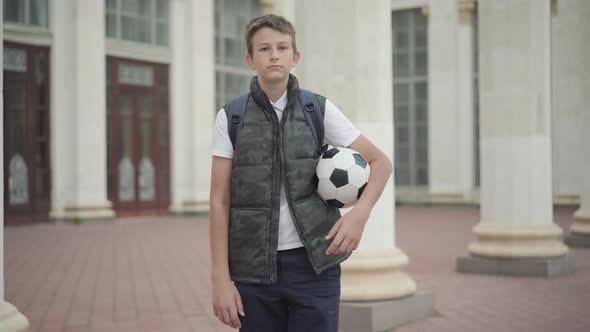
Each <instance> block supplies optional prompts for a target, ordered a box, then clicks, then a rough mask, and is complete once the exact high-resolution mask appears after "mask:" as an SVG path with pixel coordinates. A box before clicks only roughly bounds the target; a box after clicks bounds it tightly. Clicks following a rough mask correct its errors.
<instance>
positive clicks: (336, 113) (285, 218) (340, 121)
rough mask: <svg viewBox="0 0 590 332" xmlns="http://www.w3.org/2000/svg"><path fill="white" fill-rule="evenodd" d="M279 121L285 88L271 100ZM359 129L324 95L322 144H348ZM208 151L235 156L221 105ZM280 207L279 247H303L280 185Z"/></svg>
mask: <svg viewBox="0 0 590 332" xmlns="http://www.w3.org/2000/svg"><path fill="white" fill-rule="evenodd" d="M271 105H272V107H273V108H274V110H275V112H276V113H277V116H278V118H279V121H280V119H281V116H282V114H283V110H284V109H285V106H287V91H285V93H283V95H282V96H281V98H279V100H277V101H276V102H275V103H273V102H271ZM360 134H361V133H360V132H359V131H358V130H357V129H356V128H355V127H354V126H353V125H352V123H350V121H348V119H347V118H346V116H345V115H344V114H343V113H342V112H341V111H340V110H339V109H338V108H337V107H336V106H335V105H334V104H332V102H330V101H329V100H327V99H326V107H325V112H324V144H330V145H333V146H343V147H347V146H349V145H350V144H352V142H354V141H355V140H356V139H357V138H358V137H359V136H360ZM210 151H211V154H212V155H214V156H217V157H223V158H229V159H232V158H233V156H234V148H233V146H232V144H231V139H230V138H229V134H228V133H227V116H226V115H225V111H224V109H223V108H222V109H221V110H219V112H218V113H217V118H216V119H215V127H214V128H213V139H212V144H211V149H210ZM280 205H281V206H280V211H279V239H278V240H279V242H278V244H279V246H278V250H287V249H294V248H299V247H302V246H303V244H302V243H301V240H300V239H299V234H298V233H297V230H296V229H295V225H294V224H293V218H292V217H291V211H289V205H288V204H287V197H286V196H285V190H284V188H283V186H281V200H280Z"/></svg>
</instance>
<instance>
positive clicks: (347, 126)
mask: <svg viewBox="0 0 590 332" xmlns="http://www.w3.org/2000/svg"><path fill="white" fill-rule="evenodd" d="M360 135H361V132H360V131H359V130H358V129H356V127H355V126H354V125H353V124H352V123H351V122H350V121H349V120H348V119H347V118H346V116H345V115H344V113H342V111H340V109H338V107H336V105H334V104H333V103H332V102H331V101H330V100H328V99H326V107H325V111H324V143H327V144H330V145H333V146H335V147H338V146H342V147H348V146H350V144H352V142H354V141H355V140H356V139H357V138H358V137H359V136H360Z"/></svg>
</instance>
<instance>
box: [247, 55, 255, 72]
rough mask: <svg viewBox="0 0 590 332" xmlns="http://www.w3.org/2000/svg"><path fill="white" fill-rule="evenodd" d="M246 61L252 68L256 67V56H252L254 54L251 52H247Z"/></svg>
mask: <svg viewBox="0 0 590 332" xmlns="http://www.w3.org/2000/svg"><path fill="white" fill-rule="evenodd" d="M246 62H247V63H248V67H250V69H256V65H255V64H254V58H253V57H252V54H250V53H249V52H248V53H247V54H246Z"/></svg>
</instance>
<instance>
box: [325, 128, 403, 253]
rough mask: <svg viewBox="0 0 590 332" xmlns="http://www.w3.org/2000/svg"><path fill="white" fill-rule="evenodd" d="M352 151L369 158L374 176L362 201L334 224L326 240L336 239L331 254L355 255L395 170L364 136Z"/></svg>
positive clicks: (357, 140) (387, 159) (330, 250)
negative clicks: (353, 253) (374, 208)
mask: <svg viewBox="0 0 590 332" xmlns="http://www.w3.org/2000/svg"><path fill="white" fill-rule="evenodd" d="M349 148H351V149H353V150H356V151H358V152H359V153H360V154H361V155H363V157H365V158H366V159H367V161H368V162H369V164H370V165H371V175H370V176H369V181H368V183H367V187H365V190H364V191H363V194H362V195H361V197H360V198H359V200H358V202H357V203H356V204H355V206H354V207H353V208H352V210H351V211H350V212H348V213H347V214H345V215H344V216H342V218H340V220H338V221H337V222H336V224H334V226H333V227H332V229H331V230H330V232H329V233H328V235H327V236H326V240H330V239H332V238H334V240H333V241H332V244H331V245H330V247H329V248H328V250H327V251H326V254H328V255H330V254H343V253H351V252H352V251H353V250H355V249H356V248H357V247H358V244H359V242H360V240H361V237H362V235H363V230H364V228H365V224H366V223H367V220H368V219H369V216H370V215H371V210H372V209H373V206H375V203H376V202H377V200H378V199H379V197H380V196H381V193H383V189H384V188H385V185H386V184H387V181H388V180H389V177H390V176H391V173H392V170H393V165H392V163H391V160H389V158H388V157H387V155H385V153H383V151H381V150H380V149H379V148H378V147H376V146H375V145H374V144H373V143H371V141H369V140H368V139H367V138H366V137H364V136H363V135H361V136H359V137H358V138H357V139H356V140H355V141H354V142H352V144H351V145H350V146H349Z"/></svg>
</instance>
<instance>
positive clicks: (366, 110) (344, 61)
mask: <svg viewBox="0 0 590 332" xmlns="http://www.w3.org/2000/svg"><path fill="white" fill-rule="evenodd" d="M390 6H391V4H390V1H385V0H382V1H369V2H360V1H353V0H346V1H336V0H332V1H315V0H307V1H300V2H297V7H296V11H297V18H298V19H297V34H298V45H299V48H300V50H301V52H302V60H301V62H300V64H299V65H298V77H299V78H300V84H301V86H302V87H305V88H308V89H311V90H312V91H315V92H317V93H320V94H322V95H325V96H327V97H328V98H329V99H330V100H331V101H333V102H334V103H335V104H336V105H338V106H339V107H340V108H341V109H342V111H343V112H344V113H345V114H346V115H347V117H348V118H349V119H350V120H351V121H352V122H353V123H354V124H355V126H357V127H358V128H359V129H360V130H361V132H362V133H363V134H364V135H365V136H367V137H368V138H369V139H370V140H371V141H372V142H374V143H375V144H376V145H377V146H379V148H380V149H381V150H383V151H384V152H385V153H386V154H387V155H388V156H389V158H391V159H393V103H392V74H391V70H392V69H391V22H390V21H391V7H390ZM336 9H337V10H336ZM319 22H321V23H319ZM394 162H395V161H394ZM393 188H394V184H393V177H392V179H391V180H390V181H389V183H388V184H387V186H386V188H385V191H384V193H383V196H382V197H381V199H380V200H379V202H378V203H377V205H376V206H375V208H374V209H373V212H372V215H371V217H370V219H369V222H368V223H367V225H366V227H365V231H364V234H363V239H362V241H361V243H360V246H359V248H358V250H357V251H356V252H355V253H354V254H353V255H352V256H351V257H350V258H349V259H348V260H347V261H345V262H344V263H343V264H342V271H343V272H342V296H341V299H342V300H343V301H373V300H384V299H395V298H400V297H403V296H407V295H411V294H413V293H414V292H415V290H416V284H415V283H414V281H413V280H412V279H411V278H410V277H409V276H408V275H407V274H406V273H405V272H404V271H403V270H402V268H403V267H404V266H405V265H406V264H407V263H408V257H407V256H406V255H405V254H404V253H403V252H401V251H400V250H399V249H397V248H396V247H395V241H394V237H395V236H394V225H395V218H394V209H395V204H394V195H393V192H394V190H393Z"/></svg>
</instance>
